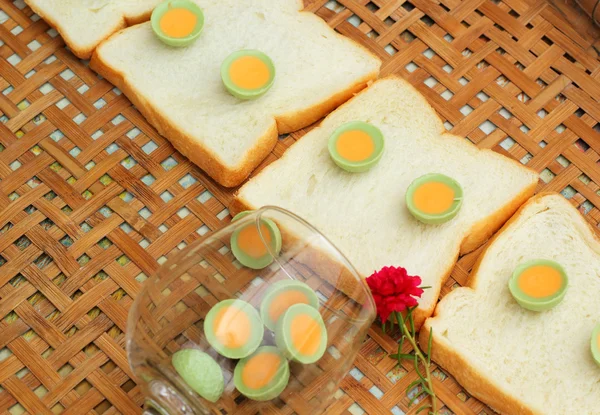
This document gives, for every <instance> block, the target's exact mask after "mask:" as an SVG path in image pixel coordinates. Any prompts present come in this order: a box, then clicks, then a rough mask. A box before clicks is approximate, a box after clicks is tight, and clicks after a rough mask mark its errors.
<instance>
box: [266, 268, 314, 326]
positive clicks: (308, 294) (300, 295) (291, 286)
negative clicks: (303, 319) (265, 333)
mask: <svg viewBox="0 0 600 415" xmlns="http://www.w3.org/2000/svg"><path fill="white" fill-rule="evenodd" d="M286 295H288V296H289V297H288V301H302V302H304V301H308V304H309V305H310V306H311V307H313V308H315V309H318V308H319V298H318V297H317V294H316V293H315V292H314V291H313V289H312V288H310V287H309V286H308V285H306V284H305V283H303V282H300V281H296V280H281V281H277V282H276V283H274V284H273V285H272V286H271V287H269V289H268V290H267V292H266V293H265V297H264V299H263V300H262V303H261V305H260V317H261V318H262V320H263V322H264V323H265V326H266V327H267V328H268V329H269V330H272V331H275V327H276V326H277V321H279V318H280V317H281V316H283V314H284V313H285V311H286V310H287V308H289V307H291V306H293V305H294V304H297V303H295V302H294V303H288V304H287V307H286V308H285V309H283V306H284V305H286V304H285V303H282V302H281V301H279V300H281V298H280V296H286ZM274 305H275V306H276V307H277V308H279V310H278V312H280V313H281V314H279V316H278V317H277V318H276V319H273V318H271V317H272V313H271V311H272V310H271V307H273V306H274Z"/></svg>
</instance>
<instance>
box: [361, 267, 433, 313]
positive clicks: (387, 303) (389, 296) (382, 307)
mask: <svg viewBox="0 0 600 415" xmlns="http://www.w3.org/2000/svg"><path fill="white" fill-rule="evenodd" d="M367 284H368V285H369V288H370V289H371V293H372V294H373V298H374V299H375V305H376V306H377V314H378V315H379V317H380V318H381V321H382V322H384V323H385V322H386V321H387V320H388V317H389V316H390V314H391V313H392V312H394V311H398V312H400V313H401V312H403V311H405V310H406V309H407V308H409V307H415V306H416V305H417V304H418V301H417V299H416V298H415V297H419V298H420V297H421V295H422V294H423V289H421V288H419V285H421V277H417V276H411V275H408V273H407V272H406V269H404V268H402V267H383V268H382V269H381V270H379V271H378V272H375V273H374V274H373V275H371V276H370V277H369V278H367Z"/></svg>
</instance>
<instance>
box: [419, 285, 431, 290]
mask: <svg viewBox="0 0 600 415" xmlns="http://www.w3.org/2000/svg"><path fill="white" fill-rule="evenodd" d="M419 288H420V289H422V290H427V289H429V288H431V285H426V286H424V287H419Z"/></svg>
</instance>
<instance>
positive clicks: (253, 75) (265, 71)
mask: <svg viewBox="0 0 600 415" xmlns="http://www.w3.org/2000/svg"><path fill="white" fill-rule="evenodd" d="M229 77H230V78H231V82H233V83H234V84H235V85H236V86H237V87H239V88H242V89H258V88H262V87H263V86H265V85H266V84H267V83H268V82H269V79H270V78H271V72H270V71H269V67H268V66H267V64H266V63H264V62H263V61H262V60H261V59H259V58H257V57H256V56H242V57H239V58H237V59H236V60H234V61H233V62H232V63H231V66H230V67H229Z"/></svg>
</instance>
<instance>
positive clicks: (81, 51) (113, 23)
mask: <svg viewBox="0 0 600 415" xmlns="http://www.w3.org/2000/svg"><path fill="white" fill-rule="evenodd" d="M161 1H162V0H139V1H138V3H139V6H138V8H136V7H134V6H133V5H131V4H129V5H127V7H128V8H129V10H127V11H126V10H122V11H120V12H117V11H115V13H113V15H112V16H111V18H109V19H108V20H109V21H110V24H109V25H107V26H103V27H98V28H97V29H96V30H94V33H93V35H90V37H91V38H89V39H86V40H82V39H81V33H82V32H81V31H82V30H84V31H87V30H91V29H90V27H91V26H92V25H93V21H92V20H93V19H94V18H95V16H94V15H95V14H96V13H94V12H93V10H90V12H89V13H88V16H87V18H85V16H81V19H79V20H81V22H79V21H78V22H76V23H75V25H78V24H80V23H81V24H84V25H86V26H85V27H84V28H82V27H74V25H73V23H72V22H70V19H69V18H66V17H65V14H66V13H67V12H72V10H65V11H64V12H61V11H60V7H63V8H67V9H69V8H70V9H72V8H74V7H81V8H82V13H83V14H84V15H85V13H86V10H83V9H84V8H85V7H90V6H92V5H93V4H94V1H93V0H87V3H89V4H88V5H87V6H86V1H85V0H75V2H74V3H76V4H73V5H71V4H70V3H71V2H72V0H25V3H27V5H28V6H29V7H30V8H31V10H33V11H34V12H35V13H36V14H37V15H39V16H40V17H41V18H42V19H44V20H45V21H46V22H47V23H48V24H49V25H50V26H52V27H53V28H54V29H56V31H57V32H58V33H59V34H60V35H61V37H62V38H63V39H64V41H65V43H66V44H67V45H68V46H69V49H71V51H72V52H73V54H74V55H75V56H77V57H78V58H80V59H89V58H90V57H91V56H92V52H93V51H94V49H95V48H96V46H98V45H99V44H100V42H102V41H103V40H105V39H107V38H108V37H109V36H110V35H112V34H113V33H115V32H117V31H119V30H121V29H123V28H125V27H127V26H132V25H134V24H138V23H142V22H145V21H147V20H149V19H150V15H151V14H152V10H153V9H154V7H155V6H156V5H157V4H158V3H160V2H161ZM96 3H99V5H98V6H95V7H100V6H101V5H103V4H108V3H109V0H96ZM129 3H134V1H130V2H129ZM95 7H92V8H93V9H95ZM100 12H102V11H100Z"/></svg>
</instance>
